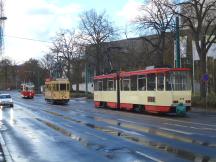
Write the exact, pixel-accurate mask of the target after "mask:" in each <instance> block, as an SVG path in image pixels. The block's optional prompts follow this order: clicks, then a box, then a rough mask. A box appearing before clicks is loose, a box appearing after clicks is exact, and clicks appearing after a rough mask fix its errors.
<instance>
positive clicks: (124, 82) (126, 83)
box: [122, 79, 130, 91]
mask: <svg viewBox="0 0 216 162" xmlns="http://www.w3.org/2000/svg"><path fill="white" fill-rule="evenodd" d="M122 88H123V89H122V90H123V91H129V90H130V79H123V80H122Z"/></svg>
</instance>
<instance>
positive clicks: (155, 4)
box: [135, 0, 174, 65]
mask: <svg viewBox="0 0 216 162" xmlns="http://www.w3.org/2000/svg"><path fill="white" fill-rule="evenodd" d="M168 3H169V0H148V1H145V3H144V4H143V5H142V6H141V7H140V14H139V16H138V17H137V19H136V20H135V23H136V25H137V29H138V30H139V31H140V32H141V33H142V34H143V33H144V34H147V35H154V36H152V37H146V36H144V37H143V39H144V40H145V41H147V42H148V43H149V44H150V45H151V46H152V51H151V53H156V56H157V59H158V64H159V65H162V64H163V56H164V52H165V47H166V41H167V39H170V38H171V39H172V37H170V35H169V37H167V32H171V31H173V25H174V14H173V12H172V9H170V8H169V7H167V6H166V5H165V4H168Z"/></svg>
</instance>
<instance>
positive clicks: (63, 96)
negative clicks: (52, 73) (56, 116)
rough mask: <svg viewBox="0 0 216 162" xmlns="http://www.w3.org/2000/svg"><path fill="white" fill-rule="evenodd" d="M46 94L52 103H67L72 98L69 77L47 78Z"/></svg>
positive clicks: (48, 100) (47, 99)
mask: <svg viewBox="0 0 216 162" xmlns="http://www.w3.org/2000/svg"><path fill="white" fill-rule="evenodd" d="M44 88H45V89H44V96H45V100H46V101H47V102H51V103H52V104H66V103H68V102H69V100H70V84H69V80H68V79H63V78H59V79H47V80H46V82H45V87H44Z"/></svg>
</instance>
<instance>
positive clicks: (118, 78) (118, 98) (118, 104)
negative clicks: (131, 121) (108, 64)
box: [116, 71, 120, 109]
mask: <svg viewBox="0 0 216 162" xmlns="http://www.w3.org/2000/svg"><path fill="white" fill-rule="evenodd" d="M116 81H117V87H116V88H117V109H120V84H119V82H120V72H119V71H117V72H116Z"/></svg>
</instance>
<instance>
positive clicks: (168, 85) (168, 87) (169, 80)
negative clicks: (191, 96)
mask: <svg viewBox="0 0 216 162" xmlns="http://www.w3.org/2000/svg"><path fill="white" fill-rule="evenodd" d="M165 82H166V91H171V90H172V77H171V75H170V73H166V78H165Z"/></svg>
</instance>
